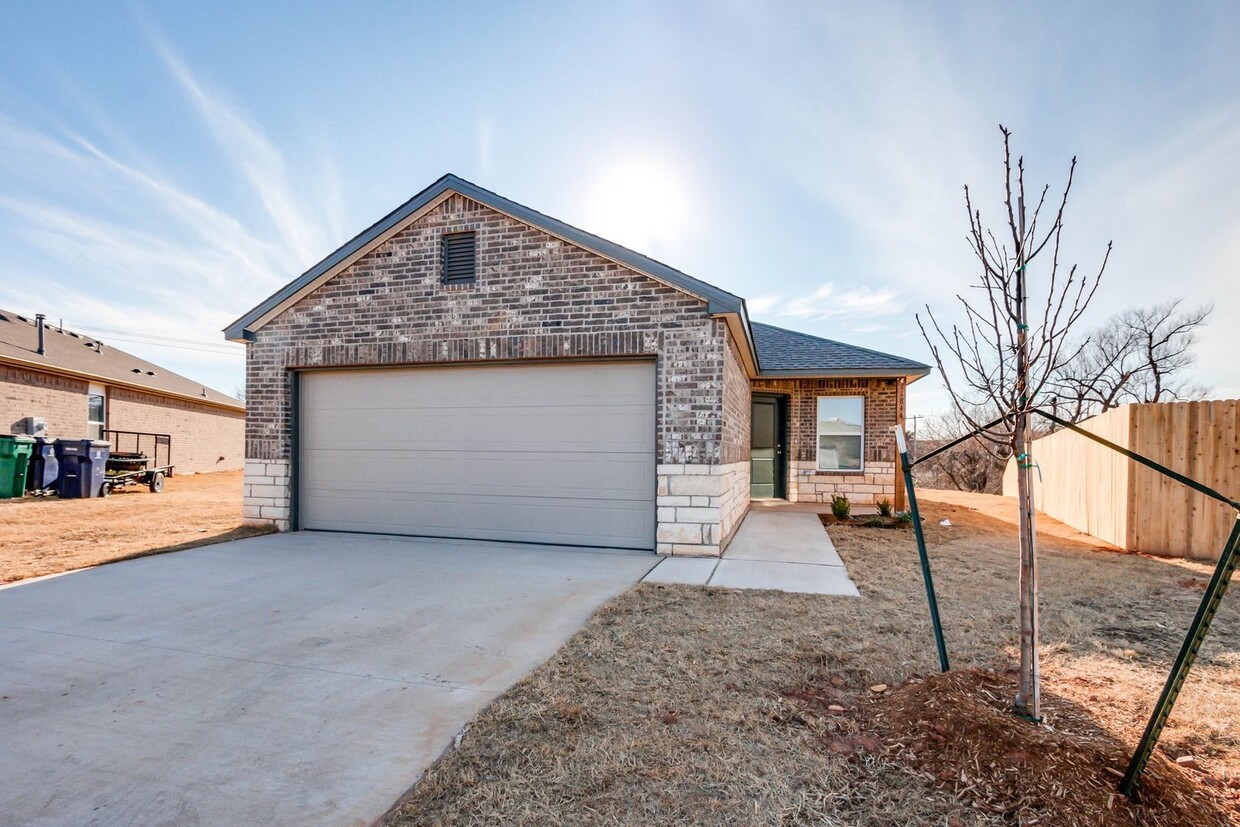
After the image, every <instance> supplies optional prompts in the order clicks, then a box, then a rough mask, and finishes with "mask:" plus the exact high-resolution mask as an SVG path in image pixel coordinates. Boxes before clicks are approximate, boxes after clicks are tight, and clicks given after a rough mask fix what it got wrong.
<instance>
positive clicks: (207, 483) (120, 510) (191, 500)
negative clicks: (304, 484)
mask: <svg viewBox="0 0 1240 827" xmlns="http://www.w3.org/2000/svg"><path fill="white" fill-rule="evenodd" d="M241 480H242V473H241V472H240V471H224V472H219V473H214V474H193V475H187V476H174V477H169V478H168V480H167V484H166V486H165V488H164V491H163V493H161V494H152V493H150V492H149V491H147V490H146V489H145V488H129V489H124V490H120V491H117V492H115V493H114V494H112V496H110V497H107V498H95V499H85V500H61V499H58V498H56V497H24V498H22V499H20V500H0V583H3V582H10V581H14V580H22V579H24V578H27V577H39V576H41V575H46V574H58V573H60V572H64V571H71V570H73V569H80V568H84V567H86V566H95V565H99V564H100V563H108V562H113V561H116V560H124V559H127V558H130V557H139V556H143V555H147V554H158V553H161V552H165V551H177V550H180V549H185V548H192V547H194V546H201V545H208V544H210V543H219V542H224V541H226V540H235V539H239V538H241V537H248V536H253V535H255V534H264V533H266V532H267V529H263V528H252V527H246V526H242V525H241V486H242V481H241Z"/></svg>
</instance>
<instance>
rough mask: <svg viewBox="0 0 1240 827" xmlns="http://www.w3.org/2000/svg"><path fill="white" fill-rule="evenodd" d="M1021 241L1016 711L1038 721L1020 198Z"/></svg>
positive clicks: (1022, 236)
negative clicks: (1018, 613) (1018, 632)
mask: <svg viewBox="0 0 1240 827" xmlns="http://www.w3.org/2000/svg"><path fill="white" fill-rule="evenodd" d="M1018 209H1019V211H1020V240H1019V241H1018V242H1017V245H1016V267H1017V270H1016V313H1017V317H1018V318H1017V320H1016V321H1017V325H1016V330H1017V334H1016V422H1015V428H1014V429H1013V430H1014V432H1013V434H1012V449H1013V451H1014V452H1015V453H1016V498H1017V508H1019V510H1020V514H1019V519H1020V582H1019V589H1020V687H1019V689H1018V690H1017V693H1016V702H1015V704H1014V707H1015V712H1016V714H1017V715H1023V716H1024V717H1026V718H1032V719H1034V720H1041V717H1042V700H1041V695H1042V680H1041V670H1040V669H1039V664H1038V555H1037V534H1036V529H1035V527H1034V520H1033V477H1032V476H1031V472H1032V470H1033V456H1032V454H1031V451H1030V447H1031V444H1032V441H1033V440H1032V438H1031V434H1030V432H1029V409H1030V408H1031V407H1033V400H1031V399H1029V397H1028V394H1029V315H1028V305H1029V301H1028V296H1027V293H1026V291H1025V199H1024V198H1021V199H1020V201H1019V204H1018Z"/></svg>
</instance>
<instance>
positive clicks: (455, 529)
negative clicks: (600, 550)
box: [320, 493, 649, 548]
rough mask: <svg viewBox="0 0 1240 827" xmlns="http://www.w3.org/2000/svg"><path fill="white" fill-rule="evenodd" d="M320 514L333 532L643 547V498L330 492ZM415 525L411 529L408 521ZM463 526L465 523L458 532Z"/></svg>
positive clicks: (644, 511)
mask: <svg viewBox="0 0 1240 827" xmlns="http://www.w3.org/2000/svg"><path fill="white" fill-rule="evenodd" d="M320 519H321V520H323V521H325V522H327V523H330V526H331V529H332V530H335V531H360V532H377V533H383V534H410V533H415V534H417V535H419V536H424V537H467V538H469V539H478V540H503V541H506V542H533V543H548V542H555V543H561V544H566V545H579V546H610V547H615V548H647V547H648V543H647V542H646V531H645V530H644V529H643V526H644V524H645V523H646V521H647V520H648V519H649V513H648V508H647V506H646V504H645V503H638V502H610V503H606V504H605V507H604V508H601V509H600V508H598V507H596V504H594V503H586V502H583V501H582V500H578V499H563V500H553V499H548V498H542V497H524V498H522V497H490V496H487V495H463V494H443V493H441V494H424V493H417V494H410V495H407V496H400V495H374V494H359V495H358V496H357V497H356V498H350V497H332V498H331V499H330V500H329V501H327V503H326V504H325V508H324V509H323V510H322V513H321V514H320ZM411 525H412V526H415V527H416V530H411V529H410V526H411ZM462 525H465V526H469V530H468V531H467V532H462V530H461V527H462Z"/></svg>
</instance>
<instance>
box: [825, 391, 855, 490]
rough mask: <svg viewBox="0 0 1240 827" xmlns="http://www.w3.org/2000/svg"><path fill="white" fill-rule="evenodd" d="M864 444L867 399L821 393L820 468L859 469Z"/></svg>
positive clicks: (833, 469)
mask: <svg viewBox="0 0 1240 827" xmlns="http://www.w3.org/2000/svg"><path fill="white" fill-rule="evenodd" d="M864 444H865V399H864V398H862V397H860V396H820V397H818V470H819V471H860V470H861V454H862V448H863V446H864Z"/></svg>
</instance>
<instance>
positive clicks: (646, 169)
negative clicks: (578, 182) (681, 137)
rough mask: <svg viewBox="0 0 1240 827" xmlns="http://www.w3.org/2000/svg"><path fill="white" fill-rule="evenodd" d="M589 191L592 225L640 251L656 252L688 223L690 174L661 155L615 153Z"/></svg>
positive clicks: (602, 232) (597, 230) (680, 232)
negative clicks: (658, 156) (616, 156)
mask: <svg viewBox="0 0 1240 827" xmlns="http://www.w3.org/2000/svg"><path fill="white" fill-rule="evenodd" d="M589 194H590V195H589V198H590V201H589V204H588V210H589V216H590V224H589V226H588V229H589V230H590V231H592V232H595V233H597V234H599V235H601V236H603V237H604V238H608V239H610V240H612V241H615V242H617V243H619V244H623V245H625V246H626V247H631V248H633V249H634V250H637V251H638V252H642V253H650V254H657V253H658V252H659V251H660V250H663V249H666V248H667V247H669V246H671V244H672V243H673V242H674V239H675V238H676V237H677V236H679V235H681V234H683V233H684V232H685V231H686V230H688V229H689V224H690V212H691V211H690V208H689V201H690V196H689V187H688V186H687V184H686V181H685V176H684V175H683V173H681V172H680V171H679V170H677V169H676V167H675V166H673V165H672V164H670V163H668V162H666V161H664V160H662V159H658V158H654V157H648V156H630V157H625V158H619V159H616V160H614V161H613V162H611V163H609V164H607V165H606V166H605V167H604V168H603V169H602V171H601V172H600V173H599V175H598V176H597V177H596V178H595V181H594V183H593V186H591V187H590V189H589Z"/></svg>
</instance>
